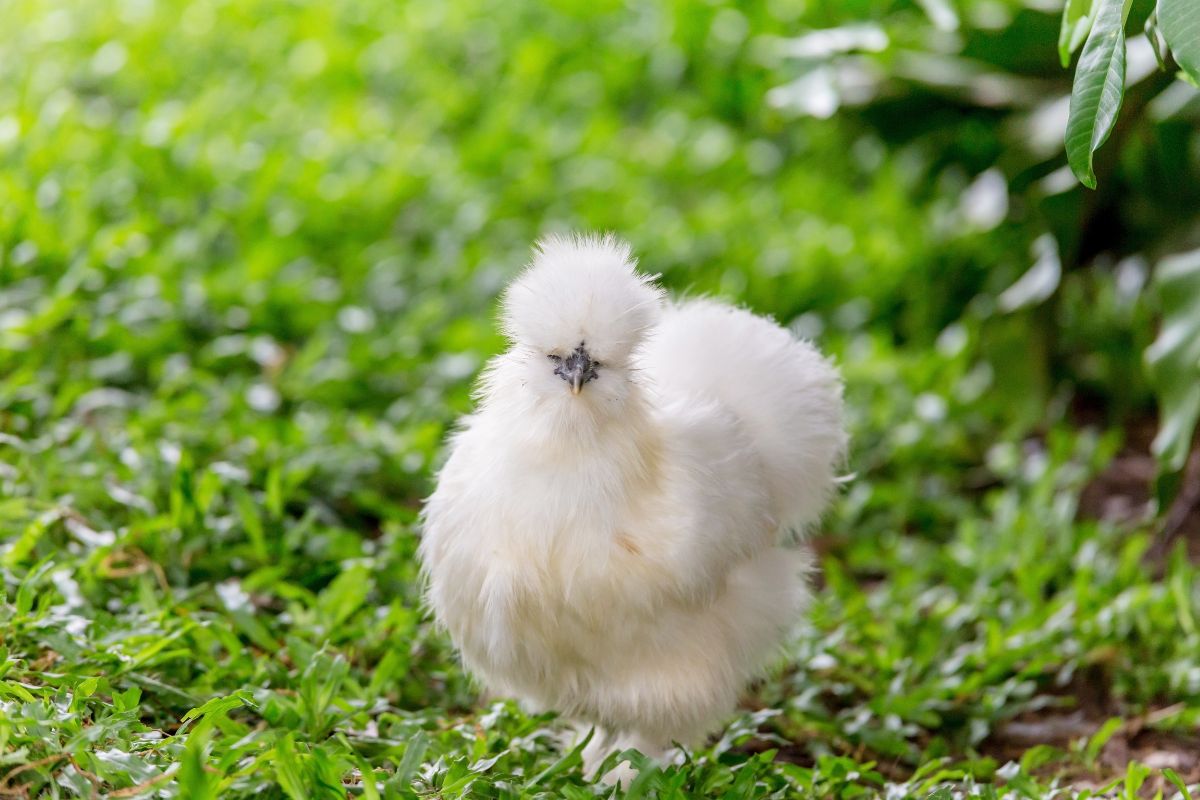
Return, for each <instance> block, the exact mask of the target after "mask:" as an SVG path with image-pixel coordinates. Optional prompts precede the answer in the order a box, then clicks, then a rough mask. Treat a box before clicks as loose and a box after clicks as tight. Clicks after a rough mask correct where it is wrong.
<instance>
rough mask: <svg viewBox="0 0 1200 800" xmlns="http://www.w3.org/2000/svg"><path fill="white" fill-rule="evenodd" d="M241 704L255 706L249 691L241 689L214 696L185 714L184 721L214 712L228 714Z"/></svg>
mask: <svg viewBox="0 0 1200 800" xmlns="http://www.w3.org/2000/svg"><path fill="white" fill-rule="evenodd" d="M241 706H249V707H251V708H253V707H254V701H253V700H252V699H251V697H250V695H249V693H248V692H240V691H239V692H234V693H233V694H231V695H228V696H227V697H214V698H212V699H211V700H209V701H208V702H206V703H205V704H204V705H201V706H197V707H196V708H193V709H192V710H191V711H189V712H187V713H186V714H184V715H183V722H187V721H188V720H190V719H195V718H197V717H207V716H210V715H214V714H217V715H224V714H228V713H229V712H230V711H232V710H233V709H235V708H240V707H241Z"/></svg>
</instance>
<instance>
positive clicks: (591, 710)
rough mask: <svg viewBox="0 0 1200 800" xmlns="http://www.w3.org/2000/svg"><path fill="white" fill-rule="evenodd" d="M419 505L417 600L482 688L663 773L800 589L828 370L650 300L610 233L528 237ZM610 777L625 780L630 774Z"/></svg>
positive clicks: (829, 415) (784, 338) (718, 310)
mask: <svg viewBox="0 0 1200 800" xmlns="http://www.w3.org/2000/svg"><path fill="white" fill-rule="evenodd" d="M503 324H504V331H505V333H506V334H507V336H508V338H509V340H510V341H511V347H510V348H509V349H508V351H507V352H504V353H502V354H501V355H499V356H496V357H495V358H494V359H493V360H492V361H491V363H490V364H489V365H488V367H487V369H486V371H485V372H484V374H483V376H482V379H481V381H480V385H479V388H478V410H477V411H476V412H475V413H473V414H471V415H469V416H467V417H466V418H465V419H464V420H463V421H462V424H461V428H460V429H459V431H458V432H457V433H455V434H454V436H453V437H452V439H451V441H450V445H449V446H450V457H449V460H448V461H447V462H446V465H445V467H444V468H443V469H442V470H441V473H440V475H439V476H438V484H437V489H436V491H435V492H434V493H433V495H432V496H431V497H430V498H429V501H428V504H427V506H426V508H425V511H424V526H423V528H424V530H423V540H422V542H421V548H420V555H421V558H422V561H423V564H424V569H425V572H426V575H427V579H428V601H429V604H430V606H431V607H432V609H433V611H434V613H435V614H436V616H437V618H438V620H440V622H441V623H442V624H444V625H445V627H446V628H447V629H448V630H449V632H450V635H451V637H452V639H453V640H454V643H455V644H456V646H457V647H458V648H459V650H460V651H461V654H462V659H463V662H464V664H465V666H466V667H467V669H468V670H469V671H470V672H472V673H473V674H474V675H476V676H477V677H478V678H479V679H480V680H481V681H482V682H483V683H484V684H485V685H486V686H487V687H488V688H489V689H490V690H492V691H493V692H495V693H497V694H499V695H504V696H511V697H516V698H518V699H520V700H521V701H522V702H523V703H524V704H525V705H526V706H528V707H532V708H534V709H538V710H555V711H558V712H560V713H561V714H563V715H565V716H567V717H569V718H572V719H574V720H577V721H578V722H581V723H583V724H585V725H594V726H596V728H597V730H596V733H595V735H594V736H593V739H592V742H591V743H590V744H589V746H588V748H587V750H586V751H585V753H584V758H585V766H586V767H587V769H588V770H589V771H591V770H593V769H594V768H595V766H596V765H597V764H598V763H599V762H600V761H601V760H602V759H603V758H604V756H606V755H607V754H608V753H609V752H611V751H612V750H622V749H625V748H627V747H635V748H637V749H638V750H640V751H641V752H642V753H644V754H646V755H648V756H650V757H652V758H660V757H662V756H663V755H664V754H665V753H666V751H667V750H668V749H669V748H670V747H671V745H672V743H681V744H684V745H696V744H699V743H701V742H702V740H703V738H704V736H705V735H706V734H708V733H709V732H711V731H712V729H713V728H714V726H716V725H717V724H719V723H720V722H721V720H722V717H724V716H726V715H728V714H729V713H730V712H732V710H733V709H734V707H735V705H736V701H737V697H738V694H739V692H740V691H741V689H742V688H743V687H744V685H745V684H746V682H747V681H748V680H749V679H750V678H751V677H752V676H753V674H754V672H755V671H756V670H757V669H759V668H760V667H761V666H763V663H764V661H766V660H767V659H768V658H769V657H770V656H771V655H772V653H773V651H774V650H775V649H776V648H777V647H778V646H779V644H780V642H781V639H782V638H783V636H784V635H785V633H786V631H787V629H788V627H789V626H790V625H791V623H793V622H795V621H796V619H797V615H798V612H799V611H800V609H801V607H802V605H803V602H804V599H805V597H806V594H807V589H806V576H805V573H806V570H807V560H806V558H805V556H804V554H803V553H802V552H801V551H799V550H797V549H795V548H794V547H789V546H788V545H789V544H790V543H791V538H792V537H791V536H790V535H789V534H792V533H800V532H802V531H803V530H804V529H805V527H806V526H808V525H810V524H811V523H812V522H814V521H815V520H817V518H818V517H819V516H820V514H821V513H822V511H823V510H824V508H825V506H826V504H827V502H828V501H829V499H830V495H831V493H832V490H833V487H834V484H835V468H836V466H837V464H838V461H839V459H840V458H841V456H842V453H843V450H844V448H845V444H846V435H845V432H844V428H843V423H842V387H841V381H840V379H839V376H838V373H837V371H836V370H835V368H834V367H833V366H831V365H830V363H829V362H828V361H826V360H825V359H824V358H823V357H822V356H821V355H820V354H819V353H818V352H817V351H816V350H815V349H814V348H813V347H812V346H811V345H809V344H807V343H805V342H802V341H797V340H796V339H795V338H793V337H792V336H791V335H790V334H789V333H788V332H787V331H786V330H784V329H782V328H780V327H779V326H778V325H776V324H774V323H773V322H771V321H769V320H767V319H764V318H762V317H757V316H754V315H753V314H751V313H749V312H747V311H743V310H741V309H737V308H733V307H731V306H728V305H725V304H723V303H719V302H716V301H712V300H690V301H686V302H681V303H678V304H673V303H668V302H665V300H664V294H663V292H662V290H661V289H659V288H658V287H657V286H656V285H655V284H654V283H653V280H652V278H650V277H647V276H645V275H642V274H639V273H638V272H637V271H636V266H635V262H634V260H633V259H632V258H631V256H630V250H629V247H628V246H627V245H625V244H624V243H622V242H620V241H619V240H617V239H615V238H612V237H605V238H598V237H584V238H558V237H553V238H549V239H546V240H544V241H542V242H541V243H540V244H539V245H538V248H537V250H536V253H535V255H534V259H533V263H532V265H531V266H530V267H529V268H528V269H527V270H526V271H525V272H524V273H523V274H522V275H520V277H518V278H517V279H516V280H515V281H514V282H513V284H512V285H511V286H510V287H509V288H508V290H507V292H506V294H505V296H504V304H503ZM623 768H624V769H625V772H624V773H622V774H619V775H618V777H628V767H623Z"/></svg>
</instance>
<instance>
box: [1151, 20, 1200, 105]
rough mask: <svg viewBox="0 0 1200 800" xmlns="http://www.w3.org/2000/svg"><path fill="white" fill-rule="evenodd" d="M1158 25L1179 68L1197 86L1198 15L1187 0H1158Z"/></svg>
mask: <svg viewBox="0 0 1200 800" xmlns="http://www.w3.org/2000/svg"><path fill="white" fill-rule="evenodd" d="M1156 16H1157V17H1158V25H1159V28H1161V30H1162V33H1163V37H1164V38H1165V39H1166V40H1167V45H1168V46H1170V48H1171V53H1172V54H1173V55H1174V56H1175V60H1176V61H1178V62H1179V68H1180V69H1181V70H1183V75H1184V76H1186V78H1187V79H1188V80H1190V81H1191V82H1192V83H1193V84H1194V85H1197V86H1200V14H1198V13H1196V6H1195V4H1194V3H1189V2H1188V0H1158V9H1157V15H1156Z"/></svg>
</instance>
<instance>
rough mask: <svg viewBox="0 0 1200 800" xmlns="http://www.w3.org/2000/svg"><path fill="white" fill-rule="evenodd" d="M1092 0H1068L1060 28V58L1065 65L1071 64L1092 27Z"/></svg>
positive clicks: (1064, 7)
mask: <svg viewBox="0 0 1200 800" xmlns="http://www.w3.org/2000/svg"><path fill="white" fill-rule="evenodd" d="M1091 11H1092V0H1067V4H1066V5H1065V6H1063V15H1062V25H1061V27H1059V29H1058V58H1059V60H1060V61H1062V65H1063V67H1069V66H1070V65H1071V55H1072V54H1073V53H1074V52H1075V51H1076V50H1078V49H1079V45H1081V44H1083V40H1084V38H1085V37H1086V36H1087V35H1088V31H1089V30H1091V27H1092V17H1091Z"/></svg>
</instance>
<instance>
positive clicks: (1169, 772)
mask: <svg viewBox="0 0 1200 800" xmlns="http://www.w3.org/2000/svg"><path fill="white" fill-rule="evenodd" d="M1162 774H1163V777H1164V778H1166V779H1167V780H1169V781H1170V782H1171V783H1172V784H1174V786H1175V788H1176V789H1178V790H1179V796H1180V797H1182V798H1183V800H1192V793H1191V791H1190V790H1189V789H1188V787H1187V784H1186V783H1185V782H1184V780H1183V778H1181V777H1179V773H1178V772H1176V771H1175V770H1173V769H1171V768H1169V767H1168V768H1165V769H1164V770H1163V771H1162Z"/></svg>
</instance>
